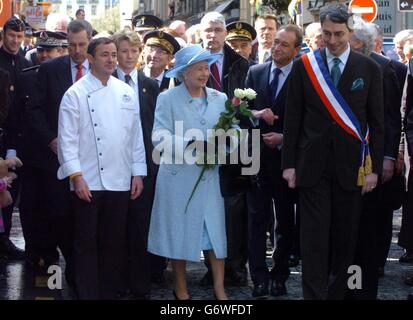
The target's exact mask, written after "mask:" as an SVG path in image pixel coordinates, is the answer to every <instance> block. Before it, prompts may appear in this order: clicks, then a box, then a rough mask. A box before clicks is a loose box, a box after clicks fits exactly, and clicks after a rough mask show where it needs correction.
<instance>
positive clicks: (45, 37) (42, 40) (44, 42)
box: [34, 31, 66, 49]
mask: <svg viewBox="0 0 413 320" xmlns="http://www.w3.org/2000/svg"><path fill="white" fill-rule="evenodd" d="M34 36H35V37H36V38H37V41H36V47H37V48H40V49H44V48H58V47H62V46H63V40H65V39H66V35H65V34H64V33H61V32H52V31H37V32H35V33H34Z"/></svg>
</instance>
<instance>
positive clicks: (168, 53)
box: [143, 30, 180, 92]
mask: <svg viewBox="0 0 413 320" xmlns="http://www.w3.org/2000/svg"><path fill="white" fill-rule="evenodd" d="M143 42H144V44H145V48H144V50H143V59H144V62H145V67H144V68H143V73H144V74H145V76H147V77H148V78H152V79H154V80H156V81H157V83H158V85H159V89H160V91H161V92H162V91H165V90H168V88H169V87H170V85H172V84H171V81H173V80H171V79H170V78H165V77H164V74H165V70H166V69H167V67H168V66H169V64H170V63H171V61H172V59H173V57H174V54H175V53H176V52H177V51H178V50H179V49H180V46H179V43H178V41H176V40H175V38H174V37H173V36H171V35H170V34H169V33H166V32H163V31H159V30H154V31H150V32H148V33H147V34H146V35H145V37H144V39H143Z"/></svg>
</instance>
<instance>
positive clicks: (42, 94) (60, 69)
mask: <svg viewBox="0 0 413 320" xmlns="http://www.w3.org/2000/svg"><path fill="white" fill-rule="evenodd" d="M72 84H73V80H72V73H71V70H70V57H69V56H62V57H58V58H55V59H52V60H48V61H46V62H44V63H42V64H41V66H40V68H39V71H38V73H37V81H36V94H35V95H34V99H33V105H31V106H30V108H29V109H28V110H27V112H28V117H29V118H30V124H31V126H32V130H33V134H34V135H35V136H36V140H37V141H38V145H37V147H38V152H39V153H40V154H41V157H42V158H43V163H42V168H41V169H44V170H47V171H50V172H52V173H56V172H57V169H58V167H59V162H58V159H57V155H56V154H55V153H53V151H52V150H51V149H50V148H49V147H48V145H49V143H50V142H51V141H52V140H53V139H55V138H56V137H57V128H58V120H59V108H60V102H61V100H62V98H63V95H64V93H65V92H66V90H67V89H69V87H70V86H71V85H72Z"/></svg>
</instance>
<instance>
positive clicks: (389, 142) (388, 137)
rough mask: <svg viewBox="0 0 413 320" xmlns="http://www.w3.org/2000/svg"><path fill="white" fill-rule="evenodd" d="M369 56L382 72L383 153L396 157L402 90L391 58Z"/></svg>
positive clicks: (372, 54) (398, 141)
mask: <svg viewBox="0 0 413 320" xmlns="http://www.w3.org/2000/svg"><path fill="white" fill-rule="evenodd" d="M370 58H372V59H373V60H374V61H376V62H377V63H378V64H379V66H380V68H381V71H382V73H383V97H384V100H383V101H384V126H385V137H384V155H385V156H387V157H391V158H394V159H397V155H398V152H399V144H400V136H401V122H402V120H401V113H400V106H401V99H402V90H400V87H399V81H398V79H397V74H396V71H395V70H394V66H393V64H392V63H391V60H390V59H388V58H386V57H384V56H382V55H379V54H377V53H375V52H372V53H371V54H370Z"/></svg>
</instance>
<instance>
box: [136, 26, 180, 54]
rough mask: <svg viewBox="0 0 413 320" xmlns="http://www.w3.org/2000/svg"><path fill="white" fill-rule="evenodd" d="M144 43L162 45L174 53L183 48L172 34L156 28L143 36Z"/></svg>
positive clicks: (146, 44)
mask: <svg viewBox="0 0 413 320" xmlns="http://www.w3.org/2000/svg"><path fill="white" fill-rule="evenodd" d="M143 43H144V44H145V46H158V47H161V48H162V49H164V50H166V51H167V52H168V53H170V54H172V55H174V54H175V53H176V52H178V50H179V49H181V46H180V45H179V43H178V41H176V39H175V38H174V37H173V36H172V35H170V34H169V33H166V32H164V31H161V30H154V31H150V32H148V33H146V34H145V37H144V38H143Z"/></svg>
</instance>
